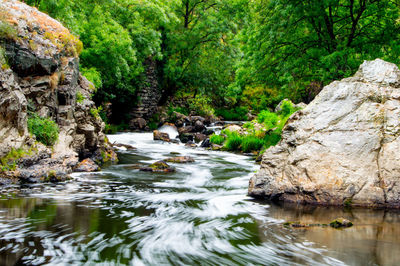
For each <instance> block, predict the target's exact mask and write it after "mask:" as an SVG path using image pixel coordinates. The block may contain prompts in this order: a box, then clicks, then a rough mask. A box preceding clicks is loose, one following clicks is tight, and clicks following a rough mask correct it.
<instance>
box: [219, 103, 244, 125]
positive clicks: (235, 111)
mask: <svg viewBox="0 0 400 266" xmlns="http://www.w3.org/2000/svg"><path fill="white" fill-rule="evenodd" d="M247 112H248V110H247V108H246V107H243V106H237V107H235V108H232V109H217V110H216V111H215V113H216V115H218V116H222V117H223V118H224V119H225V120H228V121H245V120H248V119H249V118H248V117H247Z"/></svg>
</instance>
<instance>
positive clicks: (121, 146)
mask: <svg viewBox="0 0 400 266" xmlns="http://www.w3.org/2000/svg"><path fill="white" fill-rule="evenodd" d="M112 146H113V147H118V148H125V149H126V150H128V151H131V150H136V148H135V147H133V146H132V145H129V144H123V143H113V144H112Z"/></svg>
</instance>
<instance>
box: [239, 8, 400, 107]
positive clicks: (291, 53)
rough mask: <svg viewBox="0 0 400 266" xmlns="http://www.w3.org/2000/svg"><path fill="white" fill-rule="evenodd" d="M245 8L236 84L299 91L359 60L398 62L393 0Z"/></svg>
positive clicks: (353, 67)
mask: <svg viewBox="0 0 400 266" xmlns="http://www.w3.org/2000/svg"><path fill="white" fill-rule="evenodd" d="M249 14H250V16H251V18H250V19H251V23H248V24H247V27H246V29H245V30H244V31H243V33H242V41H243V43H244V46H243V51H244V54H245V56H244V59H243V61H242V63H241V66H240V68H239V69H238V71H237V81H238V83H239V84H240V85H241V86H244V85H245V84H267V85H268V86H274V87H278V88H282V89H283V90H286V91H285V92H284V93H286V94H288V95H290V94H293V92H297V96H301V93H303V91H300V92H299V91H297V90H298V89H299V88H302V89H304V88H305V87H307V86H308V85H309V84H310V83H312V82H314V83H315V82H321V83H326V82H329V81H331V80H335V79H340V78H343V77H345V76H349V75H350V74H352V73H353V72H354V71H355V70H356V69H357V67H358V66H359V64H360V63H362V61H363V60H367V59H374V58H376V57H381V58H383V59H386V60H389V61H392V62H395V63H399V57H398V56H399V51H400V49H399V48H400V47H399V42H398V41H399V20H398V19H399V7H398V5H397V4H396V3H395V2H393V1H389V0H306V1H303V0H274V1H272V0H271V1H263V0H256V1H254V2H252V4H251V5H250V10H249ZM300 100H301V99H300Z"/></svg>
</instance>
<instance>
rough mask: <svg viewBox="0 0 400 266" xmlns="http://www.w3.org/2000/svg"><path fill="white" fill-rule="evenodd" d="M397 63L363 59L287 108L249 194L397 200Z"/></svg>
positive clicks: (367, 202) (305, 199) (394, 203)
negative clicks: (305, 101) (292, 109)
mask: <svg viewBox="0 0 400 266" xmlns="http://www.w3.org/2000/svg"><path fill="white" fill-rule="evenodd" d="M399 132H400V70H399V68H398V67H397V66H396V65H395V64H392V63H388V62H385V61H383V60H380V59H376V60H374V61H365V62H364V63H363V64H362V65H361V66H360V68H359V70H358V72H357V73H356V74H355V75H354V77H351V78H346V79H343V80H341V81H335V82H332V83H331V84H329V85H328V86H326V87H325V88H324V89H323V90H322V91H321V92H320V94H319V95H318V96H317V97H316V98H315V99H314V100H313V101H312V102H311V103H310V104H309V105H308V106H307V107H306V108H305V109H303V110H300V111H297V112H296V113H294V114H293V115H292V116H291V117H290V118H289V120H288V122H287V124H286V126H285V128H284V129H283V133H282V140H281V142H280V143H279V144H278V145H276V146H274V147H271V148H270V149H268V150H267V151H266V152H265V153H264V154H263V158H262V163H261V169H260V171H259V172H258V173H257V174H256V175H255V176H253V177H252V178H251V179H250V182H249V191H248V192H249V195H250V196H253V197H262V198H268V199H273V200H282V201H289V202H301V203H313V204H315V203H317V204H330V205H344V204H346V205H348V204H349V203H350V204H351V205H358V206H388V207H396V208H399V207H400V182H399V181H400V167H399V163H398V162H399V160H400V153H399V151H400V135H399Z"/></svg>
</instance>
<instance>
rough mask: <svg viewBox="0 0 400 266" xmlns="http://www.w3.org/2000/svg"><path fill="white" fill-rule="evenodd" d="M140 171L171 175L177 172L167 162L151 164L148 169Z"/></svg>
mask: <svg viewBox="0 0 400 266" xmlns="http://www.w3.org/2000/svg"><path fill="white" fill-rule="evenodd" d="M140 171H144V172H165V173H171V172H175V168H174V167H171V166H169V165H168V164H167V163H166V162H165V161H157V162H155V163H152V164H150V165H149V166H148V167H142V168H140Z"/></svg>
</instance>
